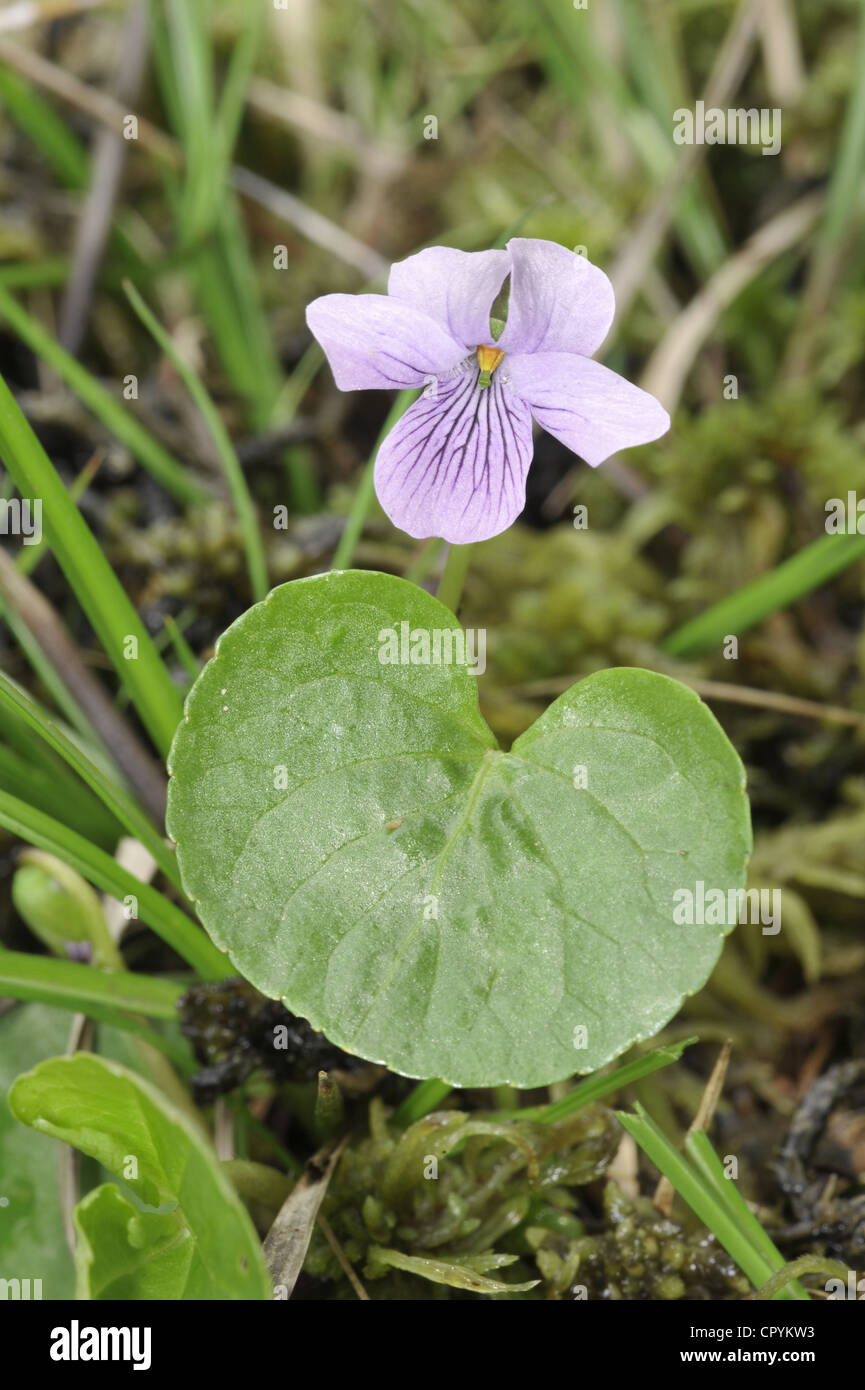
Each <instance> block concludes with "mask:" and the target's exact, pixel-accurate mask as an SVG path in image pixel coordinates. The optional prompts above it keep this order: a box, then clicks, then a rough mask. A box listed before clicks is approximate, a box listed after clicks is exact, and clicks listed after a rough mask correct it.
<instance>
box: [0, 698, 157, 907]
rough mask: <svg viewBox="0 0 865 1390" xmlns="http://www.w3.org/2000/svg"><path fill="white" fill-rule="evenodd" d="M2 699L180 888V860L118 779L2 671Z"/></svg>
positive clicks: (0, 700) (0, 699)
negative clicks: (114, 780) (73, 772)
mask: <svg viewBox="0 0 865 1390" xmlns="http://www.w3.org/2000/svg"><path fill="white" fill-rule="evenodd" d="M0 702H2V703H3V704H5V705H7V706H8V707H9V708H10V709H12V710H14V711H15V712H16V713H17V714H19V715H20V716H21V718H22V719H24V720H26V722H27V724H28V725H29V726H30V728H31V729H34V730H35V731H36V733H37V734H39V736H40V737H41V738H43V739H44V740H45V742H46V743H47V744H48V746H49V747H50V748H53V749H54V751H55V753H59V755H60V757H61V758H63V759H64V761H65V762H66V763H68V765H69V766H70V767H71V768H72V769H73V771H75V772H77V773H78V776H79V777H80V778H81V779H82V781H83V782H86V783H87V786H88V787H90V789H91V791H93V792H95V793H96V795H97V796H98V797H99V799H100V801H101V802H102V803H103V805H104V806H106V807H107V808H108V810H109V811H110V812H111V813H112V819H116V821H118V822H119V823H120V825H122V826H123V827H124V829H125V830H126V831H127V832H128V833H129V834H130V835H132V836H134V837H135V839H137V840H139V841H140V842H141V844H142V845H144V847H145V849H148V850H149V851H150V853H151V854H152V855H153V858H154V859H155V860H156V862H157V864H158V865H159V867H160V869H161V870H162V872H163V873H164V874H165V875H166V877H167V878H168V879H169V880H170V882H172V883H173V884H174V886H175V887H176V888H181V883H180V873H179V871H178V868H177V860H176V859H175V857H174V855H173V854H172V853H171V851H170V850H169V849H168V847H167V845H166V844H165V842H164V841H163V839H162V837H161V835H160V834H159V832H158V830H157V829H156V827H155V826H154V825H153V823H152V822H151V821H150V819H149V818H148V817H147V816H146V815H145V814H144V812H143V811H142V810H141V809H140V807H139V806H137V805H136V803H135V801H134V800H133V799H132V797H131V796H129V795H127V793H126V792H125V791H124V790H123V789H122V788H121V787H119V786H118V785H117V784H116V783H115V782H112V780H111V779H110V778H109V777H107V776H106V775H105V773H104V772H103V771H102V769H101V768H99V767H97V766H96V764H95V763H93V762H91V761H90V759H89V758H88V757H87V756H86V755H85V754H84V753H82V751H81V749H80V748H77V747H76V745H75V744H74V743H73V742H72V740H71V739H69V738H67V737H66V735H65V734H64V733H63V731H62V729H59V728H58V727H57V725H56V724H55V723H54V722H53V721H52V720H50V719H49V718H48V717H47V715H45V714H43V712H42V710H40V708H39V706H38V705H37V704H35V703H34V701H32V700H30V699H29V698H28V697H27V696H26V695H25V694H24V692H23V691H20V690H18V689H17V687H16V686H15V685H13V684H12V682H11V681H10V680H7V678H6V677H5V676H4V675H3V674H2V672H0Z"/></svg>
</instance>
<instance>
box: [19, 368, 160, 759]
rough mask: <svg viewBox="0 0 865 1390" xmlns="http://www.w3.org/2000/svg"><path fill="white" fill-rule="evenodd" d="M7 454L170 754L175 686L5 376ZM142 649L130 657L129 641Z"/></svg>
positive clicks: (143, 712) (98, 630) (78, 591)
mask: <svg viewBox="0 0 865 1390" xmlns="http://www.w3.org/2000/svg"><path fill="white" fill-rule="evenodd" d="M0 456H2V458H3V461H4V463H5V465H6V468H7V469H8V471H9V473H10V474H11V476H12V478H13V479H14V481H15V485H16V487H17V488H18V491H19V492H20V493H21V495H22V497H38V498H41V500H42V506H43V515H44V530H45V535H46V536H47V538H48V544H49V545H50V546H51V549H52V550H53V552H54V555H55V556H56V558H57V561H58V563H59V564H60V567H61V569H62V570H63V572H64V574H65V575H66V578H67V580H68V581H69V583H70V585H71V586H72V589H73V591H74V593H75V596H76V598H77V599H78V602H79V603H80V604H81V607H82V609H83V610H84V613H85V615H86V616H87V618H88V619H89V621H90V624H91V626H92V627H93V629H94V631H95V633H96V635H97V637H98V638H99V641H100V642H101V643H102V646H103V647H104V649H105V651H106V653H107V655H108V657H109V659H110V660H111V663H112V665H113V666H114V669H115V670H116V672H117V674H118V676H119V677H120V680H121V682H122V684H123V685H125V686H126V687H127V689H128V690H129V693H130V695H131V697H132V700H133V703H134V704H135V708H136V709H137V711H138V713H139V715H140V716H141V720H142V723H143V724H144V725H145V727H146V729H147V730H148V732H149V733H150V736H151V737H152V739H153V741H154V743H155V744H156V747H157V748H158V749H159V752H160V753H161V754H162V756H163V757H165V756H166V755H167V753H168V749H169V747H170V745H171V740H172V738H173V736H174V731H175V729H176V728H177V725H178V724H179V723H180V720H181V718H182V716H183V706H182V701H181V698H180V693H179V691H178V690H177V688H176V687H175V685H174V683H173V682H172V680H171V677H170V676H169V674H168V671H167V670H166V668H165V666H164V665H163V664H162V662H161V660H160V659H159V655H158V653H157V651H156V648H155V647H154V646H153V643H152V642H151V640H150V636H149V634H148V632H147V629H146V628H145V626H144V624H143V623H142V621H141V619H140V618H139V616H138V614H137V613H136V611H135V609H134V608H133V606H132V604H131V603H130V601H129V599H128V597H127V595H126V593H125V591H124V589H123V588H122V586H121V584H120V582H119V580H118V579H117V577H116V575H115V574H114V571H113V570H112V568H111V566H110V564H109V563H108V561H107V560H106V558H105V556H104V555H103V553H102V551H101V549H100V547H99V545H98V543H97V541H96V539H95V537H94V536H93V534H92V532H91V531H90V529H89V527H88V526H87V523H86V522H85V521H84V518H83V517H82V516H81V514H80V512H79V511H78V509H77V507H76V506H75V503H74V502H73V501H72V499H71V498H70V496H69V494H68V492H67V491H66V488H65V487H64V486H63V482H62V480H61V479H60V477H59V475H58V473H57V472H56V470H55V468H54V466H53V465H52V463H51V461H50V459H49V458H48V455H47V454H46V453H45V450H44V449H43V448H42V445H41V444H40V443H39V440H38V439H37V438H36V436H35V434H34V433H33V431H32V429H31V428H30V426H29V424H28V423H27V421H26V420H25V418H24V416H23V414H22V413H21V410H20V408H19V406H18V403H17V402H16V400H15V397H14V396H13V395H12V392H11V391H10V390H9V387H8V386H7V385H6V382H5V381H4V380H3V378H2V377H0ZM130 637H134V638H135V642H136V648H137V656H136V657H135V658H134V659H130V660H126V659H125V657H124V652H125V651H127V650H130V648H129V646H128V640H129V638H130Z"/></svg>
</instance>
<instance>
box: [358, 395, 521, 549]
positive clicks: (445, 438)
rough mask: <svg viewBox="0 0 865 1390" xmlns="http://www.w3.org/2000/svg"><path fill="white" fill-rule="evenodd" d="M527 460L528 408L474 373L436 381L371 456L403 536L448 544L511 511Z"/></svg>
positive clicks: (477, 535) (497, 524)
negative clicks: (434, 538) (437, 539)
mask: <svg viewBox="0 0 865 1390" xmlns="http://www.w3.org/2000/svg"><path fill="white" fill-rule="evenodd" d="M531 458H532V422H531V416H530V414H529V410H528V407H527V406H526V405H524V404H523V402H522V401H521V400H519V399H518V398H517V397H516V396H515V395H514V394H513V393H512V392H511V391H510V390H509V389H508V388H507V387H506V386H505V385H504V384H503V382H502V381H501V380H500V378H499V376H498V373H496V374H495V375H494V376H493V379H492V384H491V385H490V386H488V387H484V388H481V387H480V386H478V374H477V372H476V371H468V372H463V373H461V374H460V375H458V376H454V377H450V378H449V379H448V380H447V381H443V382H439V383H438V384H437V386H435V387H432V388H431V391H430V393H428V394H426V395H424V396H422V397H421V399H420V400H419V401H415V403H414V405H413V406H411V407H410V408H409V409H408V410H407V411H406V413H405V415H403V417H402V419H401V420H399V421H398V423H397V424H396V425H395V426H394V428H393V429H392V430H391V432H390V434H389V435H388V436H387V438H386V439H385V441H384V443H383V444H382V446H381V448H380V449H379V452H378V458H377V459H376V462H375V490H376V492H377V493H378V498H379V501H380V502H381V505H382V506H383V507H384V509H385V511H386V512H387V514H388V516H389V517H390V519H391V521H392V522H393V523H394V525H396V526H399V527H400V528H401V530H403V531H407V532H408V534H409V535H410V536H414V537H416V538H417V539H421V538H422V537H425V536H443V537H444V539H445V540H446V541H452V542H453V543H454V544H456V545H467V544H468V543H469V542H470V541H483V540H488V539H489V537H490V536H497V535H498V534H499V532H500V531H504V530H506V529H507V527H508V526H510V525H511V523H512V522H513V521H515V520H516V518H517V517H518V516H519V514H520V512H521V511H522V509H523V507H524V506H525V501H526V474H527V472H528V470H529V464H530V462H531Z"/></svg>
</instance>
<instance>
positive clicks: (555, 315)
mask: <svg viewBox="0 0 865 1390" xmlns="http://www.w3.org/2000/svg"><path fill="white" fill-rule="evenodd" d="M507 250H508V255H509V256H510V262H511V292H510V301H509V304H508V321H507V325H506V327H505V331H504V333H503V334H502V336H501V338H500V339H499V342H498V344H497V346H498V347H500V348H501V349H502V351H503V352H577V353H580V354H581V356H583V357H591V355H592V353H593V352H597V350H598V348H599V347H600V346H601V343H602V342H603V341H604V339H605V338H606V336H607V333H608V332H609V330H610V324H611V323H612V322H613V314H614V313H615V310H616V301H615V296H614V295H613V287H612V285H611V284H610V282H609V280H608V279H607V277H606V275H605V274H604V272H603V271H602V270H599V269H598V267H597V266H596V265H592V263H591V261H589V260H587V259H586V257H585V256H578V255H577V254H576V252H574V251H569V250H568V249H567V247H565V246H559V245H558V243H557V242H555V241H537V240H534V239H532V238H529V237H514V238H513V240H511V241H509V242H508V246H507Z"/></svg>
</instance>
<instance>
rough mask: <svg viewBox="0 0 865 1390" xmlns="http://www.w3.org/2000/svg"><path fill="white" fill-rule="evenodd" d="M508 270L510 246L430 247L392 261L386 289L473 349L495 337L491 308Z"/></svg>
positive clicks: (391, 294)
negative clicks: (483, 248)
mask: <svg viewBox="0 0 865 1390" xmlns="http://www.w3.org/2000/svg"><path fill="white" fill-rule="evenodd" d="M509 270H510V258H509V256H508V253H507V251H454V250H453V248H452V247H450V246H430V247H428V248H427V250H426V251H418V253H417V255H416V256H409V257H408V259H407V260H404V261H398V262H397V264H396V265H394V266H391V271H390V279H389V280H388V284H387V291H388V294H389V295H390V296H391V297H392V298H394V299H398V300H400V302H401V303H403V304H412V305H414V307H415V308H417V309H422V310H423V311H424V313H427V314H429V316H430V318H434V319H436V321H437V322H438V323H441V324H442V325H443V326H444V327H445V328H446V329H447V331H448V332H449V333H450V335H451V337H452V338H456V339H457V341H458V342H460V343H462V344H463V345H464V346H465V347H466V348H467V349H472V348H476V347H478V345H483V344H486V343H491V342H492V339H491V337H490V310H491V308H492V305H493V300H494V299H495V297H496V295H497V294H498V292H499V290H500V289H501V287H502V285H503V284H504V282H505V277H506V276H507V274H508V271H509Z"/></svg>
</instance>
